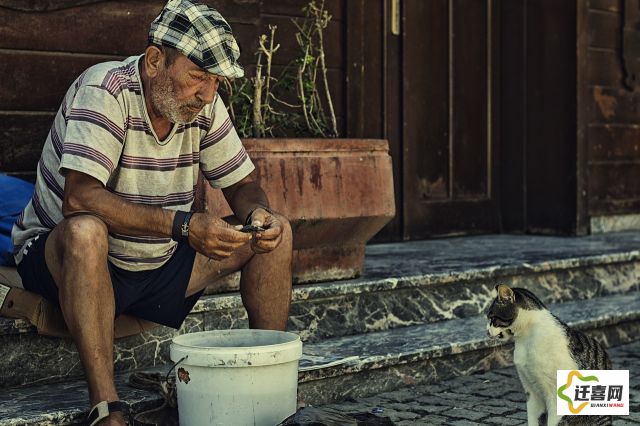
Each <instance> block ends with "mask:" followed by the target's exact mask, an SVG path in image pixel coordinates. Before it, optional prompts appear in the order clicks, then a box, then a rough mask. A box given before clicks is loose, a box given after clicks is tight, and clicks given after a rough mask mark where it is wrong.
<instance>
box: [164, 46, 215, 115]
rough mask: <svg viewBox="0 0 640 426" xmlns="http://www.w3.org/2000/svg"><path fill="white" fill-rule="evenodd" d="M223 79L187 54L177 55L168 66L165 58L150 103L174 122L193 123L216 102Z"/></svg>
mask: <svg viewBox="0 0 640 426" xmlns="http://www.w3.org/2000/svg"><path fill="white" fill-rule="evenodd" d="M221 81H222V77H219V76H216V75H213V74H210V73H208V72H206V71H204V70H202V69H201V68H200V67H198V66H197V65H196V64H194V63H193V62H191V61H190V60H189V59H188V58H187V57H186V56H184V55H178V56H177V58H176V59H175V61H174V62H173V63H172V64H171V65H169V66H168V67H167V66H166V63H165V62H164V59H163V60H162V65H160V67H159V68H158V74H157V75H156V77H155V78H154V79H153V84H152V85H151V104H152V106H153V108H154V110H155V111H156V113H158V114H159V115H160V116H161V117H163V118H166V119H168V120H169V121H171V122H173V123H178V124H186V123H190V122H192V121H193V120H195V119H196V116H197V115H198V113H199V112H200V111H201V110H202V108H203V107H204V106H205V105H206V104H210V103H211V102H213V99H214V98H215V95H216V92H217V91H218V86H219V85H220V82H221Z"/></svg>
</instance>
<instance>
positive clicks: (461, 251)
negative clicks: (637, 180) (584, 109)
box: [0, 232, 640, 386]
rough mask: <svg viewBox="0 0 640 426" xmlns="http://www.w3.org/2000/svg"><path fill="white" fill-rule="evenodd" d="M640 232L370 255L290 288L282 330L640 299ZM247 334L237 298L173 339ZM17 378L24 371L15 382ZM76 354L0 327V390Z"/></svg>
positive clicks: (57, 375)
mask: <svg viewBox="0 0 640 426" xmlns="http://www.w3.org/2000/svg"><path fill="white" fill-rule="evenodd" d="M637 247H640V232H626V233H618V234H600V235H595V236H589V237H580V238H567V237H540V236H516V235H488V236H474V237H460V238H448V239H441V240H428V241H413V242H403V243H397V244H381V245H373V246H369V247H367V253H366V257H365V273H364V275H363V276H362V277H360V278H358V279H354V280H347V281H336V282H331V283H319V284H312V285H303V286H296V288H295V289H294V292H293V303H292V307H291V316H290V321H289V327H288V328H289V330H291V331H294V332H297V333H299V334H300V335H301V337H302V339H303V340H304V341H305V342H309V343H312V342H321V341H322V340H324V339H327V338H333V337H340V336H346V335H358V334H363V333H371V332H376V331H384V330H392V329H395V328H402V327H408V326H415V325H420V324H426V323H433V322H438V321H442V320H447V319H455V318H466V317H469V316H474V315H478V314H480V313H481V312H482V311H483V310H484V309H485V308H486V307H487V306H488V304H489V303H490V301H491V300H492V298H493V293H494V291H493V288H494V286H495V284H496V283H499V282H504V283H508V284H510V285H512V286H521V287H526V288H529V289H531V290H532V291H534V293H535V294H536V295H538V296H539V297H540V298H541V299H542V300H544V301H545V302H546V303H557V302H563V301H569V300H578V299H590V298H593V297H600V296H603V295H611V294H625V293H629V292H634V291H635V292H637V291H639V289H640V283H639V282H638V276H640V251H638V250H637ZM243 327H247V320H246V312H245V311H244V308H243V307H242V303H241V300H240V297H239V296H238V294H236V293H230V294H222V295H213V296H205V297H203V298H202V299H201V300H200V301H199V302H198V304H197V305H196V306H195V308H194V309H193V311H192V313H191V314H190V315H189V317H188V318H187V321H186V322H185V324H184V326H183V327H182V329H181V330H180V331H179V332H180V333H184V332H193V331H202V330H213V329H227V328H243ZM175 335H176V332H175V331H174V330H171V329H168V328H165V327H159V328H156V329H153V330H151V331H148V332H146V333H143V334H142V335H139V336H134V337H128V338H124V339H120V340H118V341H117V343H116V357H115V358H116V359H115V368H116V371H128V370H133V369H137V368H146V367H152V366H155V365H161V364H163V363H166V362H167V361H168V356H167V354H168V350H167V349H168V345H169V342H170V341H171V339H172V338H173V337H174V336H175ZM15 371H21V374H19V375H16V374H15V373H14V372H15ZM81 374H82V371H81V368H80V364H79V361H78V357H77V354H76V351H75V349H74V346H73V344H72V343H71V342H70V341H66V340H62V339H53V338H47V337H43V336H39V335H37V334H36V333H35V331H34V329H33V328H32V327H30V326H29V324H27V323H26V322H24V321H19V320H10V319H3V318H0V385H3V386H16V385H23V384H37V383H43V382H55V381H62V380H68V379H72V378H75V377H80V376H81Z"/></svg>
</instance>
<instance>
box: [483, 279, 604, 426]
mask: <svg viewBox="0 0 640 426" xmlns="http://www.w3.org/2000/svg"><path fill="white" fill-rule="evenodd" d="M496 291H497V295H496V298H495V299H494V301H493V303H492V304H491V306H490V307H489V311H488V313H487V318H488V319H489V324H488V325H487V329H488V331H487V332H488V334H489V336H490V337H492V338H497V339H511V338H512V339H513V340H514V351H513V361H514V364H515V366H516V370H517V372H518V376H519V377H520V382H521V383H522V387H523V388H524V390H525V393H526V395H527V422H528V425H529V426H538V425H545V424H546V425H547V426H555V425H558V424H559V425H611V422H612V420H611V416H558V415H557V409H556V401H557V398H556V395H557V394H556V392H557V386H556V370H611V360H610V359H609V356H608V355H607V352H606V351H605V350H604V348H603V347H602V346H601V345H600V344H599V343H598V342H597V341H596V340H595V339H593V338H591V337H589V336H587V335H586V334H584V333H582V332H580V331H577V330H573V329H572V328H570V327H569V326H568V325H567V324H565V323H564V322H562V321H561V320H560V319H559V318H558V317H556V316H555V315H553V314H552V313H551V312H550V311H549V310H548V309H547V308H546V306H545V305H544V303H542V302H541V301H540V299H538V298H537V297H536V296H535V295H534V294H533V293H532V292H530V291H529V290H526V289H523V288H509V287H508V286H506V285H504V284H501V285H497V286H496Z"/></svg>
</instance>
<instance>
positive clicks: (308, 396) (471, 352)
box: [0, 293, 640, 426]
mask: <svg viewBox="0 0 640 426" xmlns="http://www.w3.org/2000/svg"><path fill="white" fill-rule="evenodd" d="M549 307H550V309H551V310H552V311H553V312H554V313H555V314H556V315H558V316H559V317H560V318H562V319H563V320H565V321H566V322H568V323H569V324H570V325H572V326H573V327H576V328H579V329H581V330H585V331H588V332H589V333H591V334H592V335H595V336H596V337H597V338H598V339H599V340H600V341H602V342H604V343H605V344H606V345H607V346H617V345H620V344H624V343H627V342H630V341H634V340H636V339H637V338H638V332H640V293H632V294H625V295H612V296H604V297H600V298H597V299H591V300H582V301H574V302H566V303H561V304H555V305H550V306H549ZM485 325H486V319H485V318H484V317H483V316H474V317H468V318H462V319H453V320H448V321H442V322H438V323H431V324H423V325H417V326H411V327H405V328H399V329H393V330H386V331H378V332H373V333H367V334H362V335H358V336H345V337H337V338H332V339H327V340H325V341H323V342H317V343H307V344H305V346H304V358H303V359H302V360H301V363H300V365H301V368H300V373H299V390H298V394H299V399H300V400H302V401H304V402H306V403H310V404H315V405H318V404H324V403H327V402H333V401H342V400H345V399H346V398H357V397H362V396H367V395H372V394H377V393H380V392H383V391H390V390H394V389H398V388H401V387H403V386H406V385H418V384H428V383H433V382H437V381H441V380H445V379H448V378H451V377H455V376H461V375H468V374H471V373H474V372H477V371H486V370H489V369H491V368H497V367H504V366H508V365H510V364H511V362H512V358H511V352H512V346H511V345H510V344H508V343H507V344H505V343H502V342H498V341H495V340H492V339H489V338H488V337H487V336H486V331H485V330H486V329H485ZM169 368H170V367H169V366H168V365H164V366H160V367H157V368H155V369H154V371H163V372H166V371H168V369H169ZM127 377H128V373H119V374H118V379H117V382H118V389H119V392H120V396H121V398H122V399H124V400H126V401H128V402H129V403H130V404H132V405H133V407H134V410H135V411H140V410H143V409H148V408H151V407H154V406H157V405H158V404H159V403H160V397H159V396H158V395H156V394H154V393H151V392H147V391H142V390H137V389H133V388H131V387H129V386H128V385H127V384H126V382H127ZM86 401H87V392H86V389H85V385H84V382H83V381H82V380H69V381H65V382H63V383H58V384H45V385H39V386H30V387H18V388H12V389H6V390H5V391H4V392H3V393H2V394H1V395H0V426H23V425H48V424H60V425H68V424H76V423H78V422H80V421H81V420H82V418H83V417H82V416H83V413H84V412H85V410H86V409H87V407H86V404H87V402H86Z"/></svg>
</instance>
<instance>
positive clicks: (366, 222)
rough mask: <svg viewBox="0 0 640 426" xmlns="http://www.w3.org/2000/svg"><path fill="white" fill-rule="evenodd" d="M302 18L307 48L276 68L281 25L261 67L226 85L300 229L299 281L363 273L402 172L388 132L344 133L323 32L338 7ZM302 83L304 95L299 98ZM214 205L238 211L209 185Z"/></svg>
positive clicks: (260, 57)
mask: <svg viewBox="0 0 640 426" xmlns="http://www.w3.org/2000/svg"><path fill="white" fill-rule="evenodd" d="M304 12H305V17H304V18H303V19H301V20H294V23H295V25H296V27H297V29H298V32H297V34H296V42H297V44H298V46H299V49H300V56H299V57H298V58H296V59H295V60H294V61H293V62H292V63H291V64H290V65H289V66H288V67H287V68H286V69H285V71H284V72H283V73H282V74H281V75H280V76H279V77H278V78H274V77H273V76H272V66H271V65H272V61H273V55H274V54H275V53H276V52H277V51H278V49H279V45H278V44H277V43H276V42H275V36H276V33H277V28H276V27H273V26H272V27H270V35H269V36H267V35H263V36H261V37H260V39H259V43H258V44H259V48H258V52H257V55H256V58H257V59H256V71H255V76H253V77H250V78H243V79H236V80H235V81H233V82H230V83H227V85H226V89H225V91H226V97H227V101H228V108H229V112H230V115H231V117H232V120H233V121H234V123H235V125H236V129H237V130H238V133H239V134H240V136H241V137H243V142H244V145H245V148H246V149H247V151H248V152H249V155H250V156H251V158H252V160H253V161H254V163H255V165H256V178H257V180H258V181H259V183H260V185H261V186H262V187H263V188H264V189H265V191H266V192H267V195H268V197H269V200H270V203H271V207H272V208H273V209H274V210H276V211H279V212H281V213H282V214H284V215H285V216H286V217H288V218H289V220H290V222H291V225H292V228H293V233H294V259H293V275H294V282H296V283H302V282H314V281H327V280H334V279H344V278H353V277H355V276H358V275H359V274H360V273H361V272H362V267H363V260H364V248H365V244H366V242H367V241H368V240H369V239H371V238H372V237H373V236H374V235H375V234H376V233H377V232H378V231H379V230H380V229H381V228H382V227H383V226H384V225H385V224H386V223H387V222H388V221H390V220H391V219H392V218H393V216H394V215H395V204H394V196H393V172H392V165H391V157H390V156H389V154H388V144H387V141H385V140H363V139H337V138H336V137H337V136H338V126H337V120H336V117H335V113H334V109H333V105H332V98H331V93H330V91H329V85H328V82H327V67H326V63H325V59H324V45H323V43H324V40H323V31H324V29H325V28H326V27H327V24H328V23H329V21H330V19H331V16H330V15H329V14H328V13H327V11H326V10H325V9H324V1H320V2H316V1H315V0H312V1H311V2H310V3H309V4H308V5H307V6H306V7H305V8H304ZM292 92H294V93H295V100H293V101H288V100H287V101H285V100H283V98H284V99H290V98H291V94H292ZM205 198H206V201H205V203H206V206H207V208H208V209H209V210H210V211H213V212H215V213H217V214H220V215H227V214H231V211H230V209H229V208H228V206H227V205H226V202H225V201H224V198H223V196H222V193H221V191H219V190H214V189H212V188H210V187H209V186H208V185H207V188H206V191H205Z"/></svg>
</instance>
